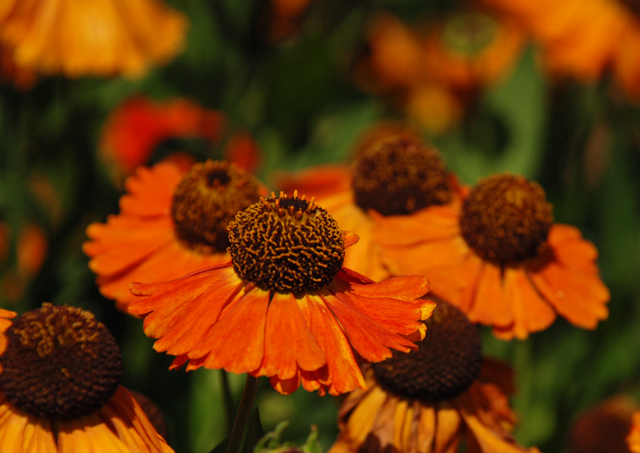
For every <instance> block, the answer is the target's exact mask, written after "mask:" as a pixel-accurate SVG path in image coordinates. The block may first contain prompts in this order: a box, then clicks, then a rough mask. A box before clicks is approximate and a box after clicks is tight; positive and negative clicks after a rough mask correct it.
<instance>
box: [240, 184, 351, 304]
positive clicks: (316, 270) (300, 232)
mask: <svg viewBox="0 0 640 453" xmlns="http://www.w3.org/2000/svg"><path fill="white" fill-rule="evenodd" d="M229 242H230V244H231V245H230V247H229V253H230V254H231V259H232V261H233V268H234V269H235V271H236V273H237V274H238V275H239V276H240V278H242V279H243V280H245V281H249V282H253V283H255V284H256V285H258V286H259V287H261V288H263V289H267V290H270V291H285V292H294V293H305V292H307V291H311V290H314V289H319V288H322V287H324V286H326V285H327V284H329V283H330V282H331V281H332V280H333V278H334V277H335V276H336V274H337V273H338V271H339V270H340V268H341V267H342V263H343V262H344V239H343V236H342V231H341V230H340V228H339V227H338V224H337V223H336V221H335V220H334V219H333V217H331V216H330V215H329V214H328V213H327V211H325V210H324V209H322V208H321V207H319V206H317V205H316V204H315V203H314V202H313V200H312V201H311V202H309V201H307V200H305V199H304V197H303V198H298V197H297V196H295V194H294V196H293V198H288V197H287V196H286V195H284V194H282V193H281V194H280V196H279V197H275V196H272V197H271V198H268V199H266V200H265V199H261V200H260V201H259V202H258V203H256V204H254V205H252V206H250V207H249V208H248V209H246V210H245V211H243V212H240V213H238V215H237V216H236V218H235V220H234V221H233V222H231V223H230V224H229Z"/></svg>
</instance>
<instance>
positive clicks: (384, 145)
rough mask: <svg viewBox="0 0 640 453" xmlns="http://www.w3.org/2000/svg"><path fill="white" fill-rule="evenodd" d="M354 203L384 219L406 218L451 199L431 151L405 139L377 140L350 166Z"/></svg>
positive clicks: (437, 155)
mask: <svg viewBox="0 0 640 453" xmlns="http://www.w3.org/2000/svg"><path fill="white" fill-rule="evenodd" d="M353 191H354V194H355V200H356V204H357V205H358V206H360V207H361V208H362V209H364V210H365V211H366V210H368V209H375V210H376V211H378V212H379V213H381V214H382V215H385V216H390V215H406V214H410V213H412V212H413V211H417V210H418V209H422V208H426V207H428V206H431V205H435V204H446V203H448V202H449V201H450V200H451V186H450V184H449V177H448V174H447V171H446V169H445V166H444V162H443V161H442V158H441V157H440V153H439V152H438V151H437V150H436V149H435V148H430V147H428V146H425V145H423V144H422V143H420V142H418V141H416V140H412V139H411V138H409V137H408V136H395V137H390V138H389V139H388V140H380V141H379V142H378V143H376V144H375V145H372V146H371V147H369V148H368V149H366V150H363V151H361V152H360V153H359V154H358V155H357V156H356V160H355V162H354V167H353Z"/></svg>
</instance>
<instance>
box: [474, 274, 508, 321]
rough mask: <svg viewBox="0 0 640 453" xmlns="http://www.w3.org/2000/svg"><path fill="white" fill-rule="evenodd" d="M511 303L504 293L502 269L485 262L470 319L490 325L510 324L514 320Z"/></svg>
mask: <svg viewBox="0 0 640 453" xmlns="http://www.w3.org/2000/svg"><path fill="white" fill-rule="evenodd" d="M511 304H512V302H511V301H510V300H508V299H507V297H506V295H505V293H504V288H503V283H502V270H501V269H500V268H499V267H498V266H495V265H493V264H490V263H485V264H484V266H483V267H482V271H481V273H480V276H479V277H478V285H477V288H476V294H475V297H474V301H473V305H472V306H471V308H470V310H469V312H468V313H467V315H468V316H469V319H470V320H471V321H473V322H479V323H482V324H486V325H490V326H492V325H495V324H497V325H501V326H502V325H509V324H511V323H512V322H513V308H512V306H511Z"/></svg>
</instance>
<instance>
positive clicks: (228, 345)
mask: <svg viewBox="0 0 640 453" xmlns="http://www.w3.org/2000/svg"><path fill="white" fill-rule="evenodd" d="M268 306H269V293H268V292H267V291H263V290H261V289H258V288H254V289H252V290H250V291H248V292H242V293H240V294H238V296H237V297H236V298H235V299H234V300H233V302H231V303H230V304H229V305H228V307H227V309H226V310H225V311H224V312H223V313H222V316H220V319H219V320H218V322H216V324H214V325H213V326H212V327H211V329H210V330H209V332H208V334H207V336H206V338H205V339H204V340H203V341H202V342H200V345H199V346H198V347H197V348H195V349H194V350H193V351H191V352H190V353H188V354H187V355H188V356H189V358H190V359H191V358H200V357H205V356H206V358H205V361H204V366H205V368H209V369H218V368H224V369H225V370H227V371H230V372H232V373H237V374H240V373H248V372H253V371H254V370H257V369H258V368H259V367H260V364H261V363H262V358H263V356H264V337H265V324H266V319H267V308H268Z"/></svg>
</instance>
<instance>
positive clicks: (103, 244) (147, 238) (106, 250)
mask: <svg viewBox="0 0 640 453" xmlns="http://www.w3.org/2000/svg"><path fill="white" fill-rule="evenodd" d="M87 235H88V236H89V237H90V238H92V239H93V241H90V242H85V243H84V244H83V247H82V249H83V251H84V253H85V254H87V255H88V256H90V257H92V259H91V261H90V262H89V267H90V268H91V270H92V271H94V272H95V273H97V274H101V275H110V274H115V273H118V272H121V271H123V270H126V269H127V268H129V267H131V266H134V265H136V264H138V263H140V262H141V261H142V260H144V259H145V258H147V257H148V256H149V255H150V254H151V253H153V252H154V251H156V250H157V249H159V248H160V247H162V246H163V245H164V244H166V243H167V242H168V241H171V240H173V241H177V239H176V237H175V233H174V231H173V223H172V222H171V219H168V218H159V219H155V220H145V221H143V220H139V219H136V218H133V217H127V216H109V219H108V220H107V223H106V224H102V223H92V224H91V225H89V226H88V227H87Z"/></svg>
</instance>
